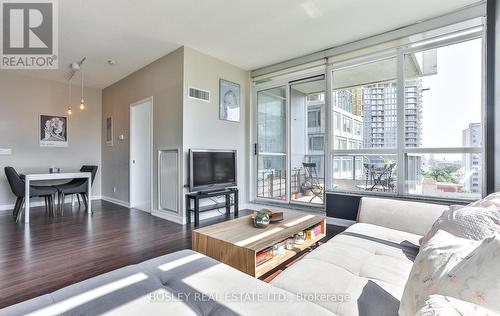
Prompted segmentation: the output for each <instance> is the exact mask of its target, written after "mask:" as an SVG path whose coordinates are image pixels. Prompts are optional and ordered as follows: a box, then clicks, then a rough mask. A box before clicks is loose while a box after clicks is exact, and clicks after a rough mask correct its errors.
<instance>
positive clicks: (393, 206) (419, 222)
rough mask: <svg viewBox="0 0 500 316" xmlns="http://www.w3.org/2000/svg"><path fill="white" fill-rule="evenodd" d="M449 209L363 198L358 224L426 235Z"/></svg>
mask: <svg viewBox="0 0 500 316" xmlns="http://www.w3.org/2000/svg"><path fill="white" fill-rule="evenodd" d="M447 209H448V206H445V205H438V204H430V203H420V202H410V201H403V200H393V199H383V198H372V197H363V198H362V199H361V202H360V204H359V210H358V222H359V223H367V224H374V225H378V226H382V227H387V228H392V229H396V230H401V231H405V232H409V233H412V234H417V235H425V234H426V233H427V232H428V231H429V230H430V229H431V227H432V224H434V222H435V221H436V219H438V217H439V216H440V215H441V214H443V212H444V211H445V210H447Z"/></svg>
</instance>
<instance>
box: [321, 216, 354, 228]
mask: <svg viewBox="0 0 500 316" xmlns="http://www.w3.org/2000/svg"><path fill="white" fill-rule="evenodd" d="M326 223H327V224H330V225H335V226H341V227H349V226H352V225H354V224H356V221H351V220H347V219H342V218H335V217H327V218H326Z"/></svg>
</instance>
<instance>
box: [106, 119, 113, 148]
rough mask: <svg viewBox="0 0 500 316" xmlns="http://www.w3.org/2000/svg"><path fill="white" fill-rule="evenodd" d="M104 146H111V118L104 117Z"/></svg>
mask: <svg viewBox="0 0 500 316" xmlns="http://www.w3.org/2000/svg"><path fill="white" fill-rule="evenodd" d="M106 146H108V147H112V146H113V118H112V117H111V116H110V117H107V118H106Z"/></svg>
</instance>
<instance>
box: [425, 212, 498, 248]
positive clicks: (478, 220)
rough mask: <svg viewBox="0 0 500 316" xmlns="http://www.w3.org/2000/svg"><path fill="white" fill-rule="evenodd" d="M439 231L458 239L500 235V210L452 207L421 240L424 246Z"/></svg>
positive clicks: (479, 238)
mask: <svg viewBox="0 0 500 316" xmlns="http://www.w3.org/2000/svg"><path fill="white" fill-rule="evenodd" d="M438 230H444V231H447V232H449V233H451V234H453V235H455V236H457V237H461V238H466V239H474V240H483V239H485V238H488V237H491V236H495V235H497V234H500V209H497V208H483V207H476V206H466V207H450V209H449V210H447V211H444V212H443V214H442V215H441V216H440V217H439V218H438V219H437V220H436V222H435V223H434V225H432V228H431V230H430V231H429V232H428V233H427V234H426V235H425V236H424V237H423V238H422V239H421V240H420V245H424V244H425V243H426V242H428V241H429V239H430V238H431V237H432V236H434V234H435V233H436V232H437V231H438Z"/></svg>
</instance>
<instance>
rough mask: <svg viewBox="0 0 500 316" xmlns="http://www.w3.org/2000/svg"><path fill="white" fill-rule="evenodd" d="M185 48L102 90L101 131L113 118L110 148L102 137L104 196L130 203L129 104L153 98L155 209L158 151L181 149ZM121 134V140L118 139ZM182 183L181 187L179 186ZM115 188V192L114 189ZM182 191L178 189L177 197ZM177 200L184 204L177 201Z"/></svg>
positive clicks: (155, 205)
mask: <svg viewBox="0 0 500 316" xmlns="http://www.w3.org/2000/svg"><path fill="white" fill-rule="evenodd" d="M183 58H184V49H183V48H179V49H177V50H176V51H174V52H172V53H170V54H168V55H166V56H164V57H162V58H160V59H158V60H156V61H154V62H153V63H151V64H149V65H147V66H145V67H144V68H142V69H140V70H138V71H136V72H134V73H133V74H131V75H129V76H127V77H126V78H124V79H122V80H120V81H118V82H116V83H115V84H113V85H111V86H109V87H107V88H105V89H104V90H103V97H102V100H103V102H102V103H103V108H102V128H103V131H105V126H106V118H107V117H108V116H111V117H112V118H113V137H114V139H113V147H107V146H106V140H105V137H106V133H103V135H102V165H103V190H102V195H103V197H108V198H112V199H116V200H118V201H122V202H125V203H128V202H129V114H130V104H132V103H135V102H137V101H140V100H143V99H145V98H148V97H151V96H152V97H153V116H154V122H153V124H154V130H153V178H154V179H153V201H152V202H153V208H154V209H157V208H158V194H157V192H158V186H157V184H158V177H157V170H158V150H161V149H170V148H177V149H179V150H182V131H183V118H182V101H183V100H182V98H183V97H182V85H183ZM119 135H124V140H123V141H121V140H119V139H118V137H119ZM182 163H183V162H182V161H179V164H180V166H181V167H182ZM181 185H182V184H180V186H181ZM114 188H115V189H116V191H115V190H114ZM181 191H182V188H181V187H179V197H181V196H180V192H181ZM180 201H183V200H182V199H180Z"/></svg>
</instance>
